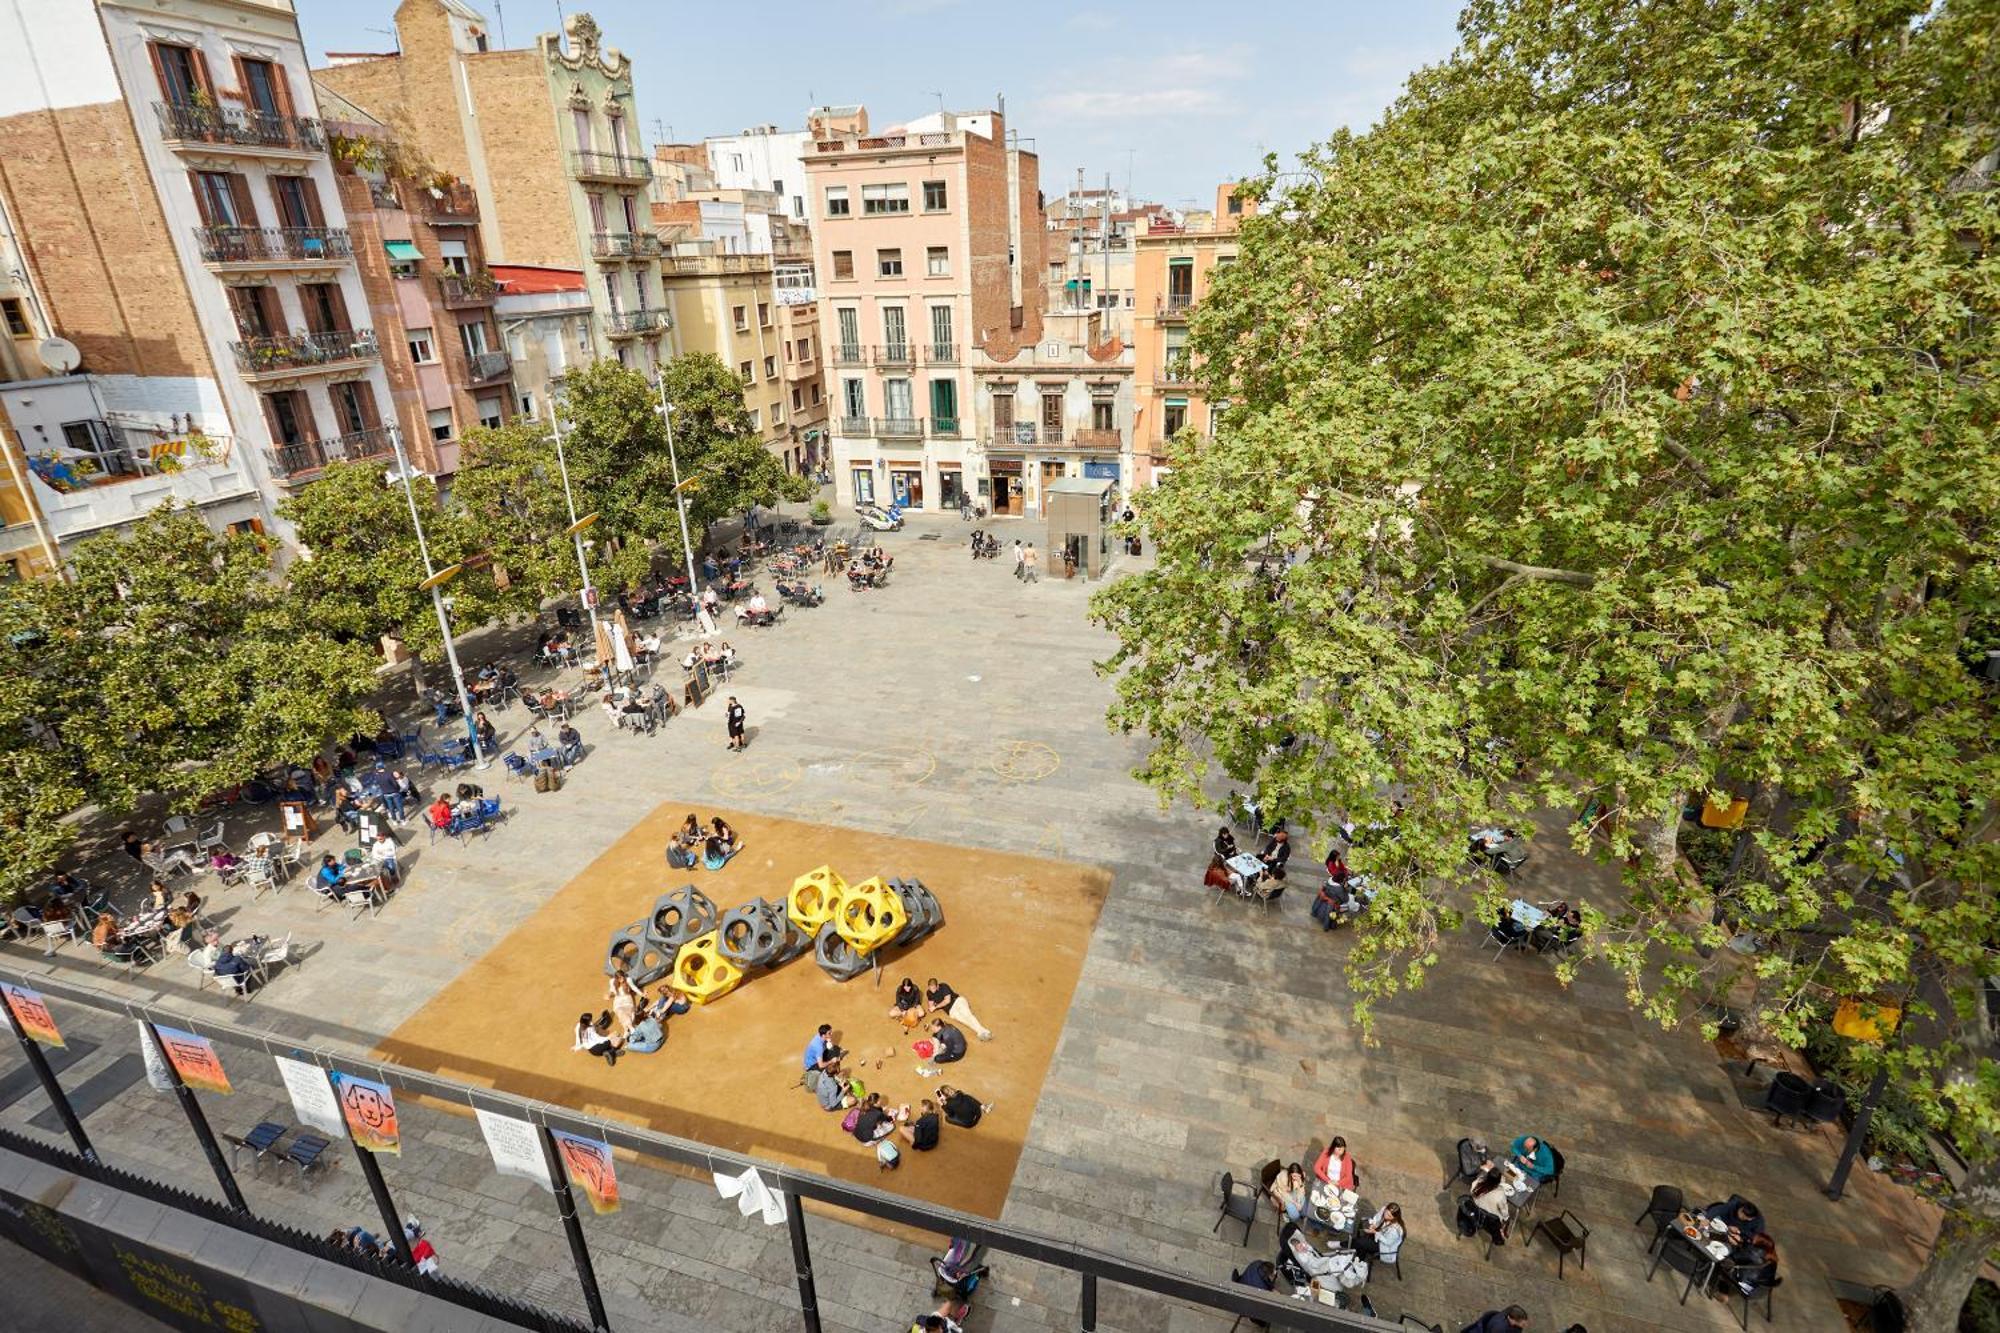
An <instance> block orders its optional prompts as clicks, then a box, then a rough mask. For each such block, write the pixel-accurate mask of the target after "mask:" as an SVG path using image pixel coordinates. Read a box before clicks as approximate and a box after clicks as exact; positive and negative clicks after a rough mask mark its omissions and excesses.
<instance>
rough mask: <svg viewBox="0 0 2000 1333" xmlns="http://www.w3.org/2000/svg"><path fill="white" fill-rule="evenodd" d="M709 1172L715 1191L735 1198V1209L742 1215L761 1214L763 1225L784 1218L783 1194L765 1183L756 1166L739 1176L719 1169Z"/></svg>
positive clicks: (729, 1197) (780, 1220) (769, 1224)
mask: <svg viewBox="0 0 2000 1333" xmlns="http://www.w3.org/2000/svg"><path fill="white" fill-rule="evenodd" d="M709 1174H710V1175H711V1176H713V1177H714V1179H715V1192H716V1193H717V1194H719V1195H721V1196H722V1197H723V1198H725V1199H734V1200H736V1211H737V1212H739V1213H741V1214H743V1216H745V1217H753V1216H757V1215H759V1214H761V1215H762V1216H763V1218H764V1225H765V1226H771V1227H774V1226H776V1225H778V1223H780V1222H782V1221H784V1220H785V1196H784V1195H783V1194H781V1193H779V1192H778V1191H777V1190H774V1189H772V1188H771V1187H770V1186H769V1185H766V1184H765V1183H764V1177H762V1176H760V1175H758V1174H757V1168H756V1167H754V1166H753V1167H751V1168H750V1169H749V1170H747V1171H745V1172H744V1173H743V1174H742V1175H740V1176H726V1175H724V1174H723V1173H722V1172H720V1171H712V1172H710V1173H709Z"/></svg>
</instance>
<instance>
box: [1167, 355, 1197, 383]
mask: <svg viewBox="0 0 2000 1333" xmlns="http://www.w3.org/2000/svg"><path fill="white" fill-rule="evenodd" d="M1159 382H1160V383H1161V384H1192V383H1194V364H1193V363H1192V362H1190V361H1189V360H1188V359H1187V358H1186V357H1184V356H1170V357H1168V358H1167V360H1166V363H1165V364H1164V365H1162V366H1161V367H1160V375H1159Z"/></svg>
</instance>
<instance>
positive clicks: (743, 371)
mask: <svg viewBox="0 0 2000 1333" xmlns="http://www.w3.org/2000/svg"><path fill="white" fill-rule="evenodd" d="M736 373H737V375H738V376H740V377H741V378H742V380H743V382H744V383H745V384H753V383H755V382H756V379H757V377H756V376H755V375H754V374H752V373H751V366H750V363H749V362H748V361H743V362H739V363H738V364H737V366H736Z"/></svg>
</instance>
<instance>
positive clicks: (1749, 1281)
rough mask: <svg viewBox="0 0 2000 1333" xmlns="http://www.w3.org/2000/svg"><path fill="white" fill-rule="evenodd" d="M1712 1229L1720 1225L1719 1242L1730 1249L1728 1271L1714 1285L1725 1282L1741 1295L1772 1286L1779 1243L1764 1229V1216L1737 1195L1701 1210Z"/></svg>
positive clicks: (1775, 1273)
mask: <svg viewBox="0 0 2000 1333" xmlns="http://www.w3.org/2000/svg"><path fill="white" fill-rule="evenodd" d="M1701 1215H1702V1216H1703V1217H1704V1218H1706V1219H1707V1220H1708V1221H1709V1223H1710V1224H1711V1226H1712V1225H1713V1224H1714V1223H1717V1222H1720V1223H1721V1224H1722V1239H1723V1240H1724V1241H1726V1242H1727V1243H1728V1245H1729V1257H1728V1260H1727V1262H1728V1265H1729V1268H1728V1270H1727V1272H1725V1273H1718V1275H1717V1281H1718V1282H1722V1281H1728V1282H1733V1283H1735V1284H1736V1287H1737V1289H1738V1290H1739V1291H1741V1292H1742V1293H1743V1294H1744V1295H1746V1296H1747V1295H1749V1294H1750V1293H1752V1292H1754V1291H1757V1290H1760V1289H1761V1288H1764V1287H1768V1286H1771V1285H1773V1283H1774V1282H1775V1281H1776V1280H1777V1276H1778V1242H1776V1241H1774V1240H1772V1239H1771V1233H1770V1232H1769V1231H1768V1230H1767V1229H1766V1228H1765V1225H1764V1214H1763V1213H1762V1212H1760V1211H1759V1210H1758V1208H1757V1205H1756V1204H1754V1203H1752V1202H1750V1201H1749V1200H1748V1199H1746V1198H1744V1197H1743V1196H1742V1195H1740V1194H1732V1195H1730V1196H1729V1197H1728V1198H1726V1199H1724V1200H1723V1201H1722V1202H1721V1203H1712V1204H1710V1205H1709V1206H1708V1207H1706V1208H1704V1209H1702V1210H1701Z"/></svg>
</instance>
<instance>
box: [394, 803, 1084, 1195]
mask: <svg viewBox="0 0 2000 1333" xmlns="http://www.w3.org/2000/svg"><path fill="white" fill-rule="evenodd" d="M690 808H691V807H688V806H685V805H681V804H673V803H669V804H665V805H661V806H660V807H658V808H657V809H655V810H654V811H653V812H652V813H651V814H650V815H648V816H647V817H646V818H645V819H643V820H641V821H640V822H639V823H638V824H637V825H636V826H635V827H634V828H633V829H632V830H631V831H630V832H629V833H627V834H626V835H625V836H624V837H623V838H621V839H619V840H618V841H617V842H616V843H614V844H613V845H612V847H611V849H610V850H609V851H607V852H605V853H604V855H602V856H600V857H599V858H598V859H597V860H596V861H595V862H593V863H592V864H591V865H590V866H589V867H587V868H586V869H585V870H584V871H583V873H582V874H580V875H578V876H577V877H576V878H575V879H573V880H571V881H570V882H569V883H568V884H567V885H565V886H564V887H563V888H562V889H561V890H560V891H559V892H557V893H556V894H555V896H553V897H552V898H550V899H549V901H548V902H547V903H546V904H545V905H544V906H543V907H542V908H541V910H539V911H538V912H536V913H535V914H534V915H533V916H531V917H529V918H528V919H527V920H526V921H525V922H524V923H522V925H521V926H520V927H519V928H518V929H516V930H515V931H514V932H513V933H512V934H510V935H508V936H507V937H506V938H505V939H504V940H502V941H501V942H500V943H499V944H498V945H497V946H495V947H494V948H493V949H492V950H491V951H490V952H489V953H487V954H486V955H485V957H483V958H481V959H480V960H479V961H478V962H476V963H473V964H472V965H471V966H469V967H467V968H466V969H465V971H464V972H463V973H461V974H460V975H459V976H458V978H457V979H456V980H454V981H453V982H452V983H451V984H450V985H448V986H446V987H445V988H444V989H443V990H442V991H440V992H439V993H438V995H437V996H436V998H434V999H432V1000H431V1001H430V1003H429V1004H427V1005H425V1006H424V1007H423V1008H422V1009H421V1010H419V1011H418V1012H417V1014H416V1015H415V1016H414V1017H412V1018H411V1019H410V1020H409V1021H408V1022H406V1023H404V1024H403V1025H402V1026H401V1027H400V1028H398V1029H397V1030H396V1031H395V1032H394V1033H392V1034H390V1035H389V1036H388V1037H387V1038H386V1039H384V1040H383V1042H382V1044H381V1046H380V1047H379V1048H378V1051H379V1054H380V1055H382V1056H384V1057H386V1058H388V1059H391V1060H395V1061H397V1062H399V1063H401V1064H405V1065H409V1066H412V1067H414V1068H420V1069H427V1070H432V1071H435V1072H438V1073H442V1074H448V1075H451V1076H453V1077H456V1078H461V1079H465V1080H467V1081H469V1082H476V1083H483V1084H487V1085H489V1086H494V1087H499V1088H504V1089H506V1090H507V1091H509V1092H514V1093H518V1094H520V1095H522V1096H527V1097H534V1098H539V1099H542V1100H546V1101H551V1102H560V1103H564V1104H567V1105H570V1106H573V1107H577V1108H579V1109H581V1110H583V1111H585V1112H587V1113H589V1114H593V1115H602V1116H605V1117H607V1118H614V1117H615V1118H618V1119H622V1120H627V1121H631V1122H634V1123H637V1124H643V1125H647V1126H649V1127H651V1128H654V1129H658V1130H661V1131H664V1132H668V1133H673V1134H679V1135H683V1136H685V1137H688V1138H692V1139H699V1140H702V1141H704V1142H707V1143H713V1144H717V1145H720V1146H722V1147H726V1148H732V1149H735V1150H737V1151H739V1152H745V1153H754V1154H756V1155H758V1156H761V1157H767V1158H773V1159H776V1160H778V1161H782V1162H787V1163H792V1164H795V1165H799V1166H804V1167H809V1168H811V1169H814V1170H818V1171H822V1172H825V1173H827V1174H829V1175H835V1176H843V1177H847V1178H849V1179H853V1180H862V1181H867V1182H869V1183H872V1184H877V1185H881V1186H883V1187H885V1188H889V1189H894V1190H897V1191H900V1192H903V1193H907V1194H912V1195H916V1196H919V1197H922V1198H925V1199H929V1200H932V1201H934V1202H936V1203H941V1204H946V1205H949V1206H951V1207H954V1208H962V1209H965V1210H967V1211H970V1212H975V1213H983V1214H985V1215H987V1216H990V1217H998V1216H999V1214H1000V1208H1001V1204H1002V1202H1003V1201H1004V1200H1005V1199H1006V1196H1007V1189H1008V1185H1009V1183H1010V1182H1011V1181H1012V1179H1013V1175H1014V1167H1015V1163H1016V1162H1017V1160H1018V1159H1019V1157H1020V1151H1021V1144H1022V1141H1023V1139H1024V1138H1025V1137H1026V1135H1027V1130H1028V1122H1029V1119H1030V1117H1031V1116H1032V1115H1033V1112H1034V1106H1035V1101H1036V1098H1037V1096H1038V1095H1039V1093H1040V1091H1041V1087H1042V1080H1043V1079H1044V1078H1045V1077H1046V1076H1047V1073H1048V1068H1049V1061H1050V1058H1051V1057H1052V1056H1053V1055H1054V1053H1055V1045H1056V1040H1057V1038H1058V1036H1059V1035H1060V1034H1061V1032H1062V1025H1063V1018H1064V1015H1065V1014H1066V1013H1067V1012H1068V1009H1069V1002H1070V996H1071V993H1072V992H1073V991H1074V990H1075V988H1076V980H1077V975H1078V973H1079V972H1080V971H1081V969H1082V966H1083V957H1084V952H1085V950H1086V949H1087V948H1088V946H1089V942H1090V933H1091V929H1092V927H1093V925H1094V924H1095V923H1096V921H1097V914H1098V911H1099V910H1100V908H1101V907H1102V906H1103V903H1104V896H1105V892H1106V890H1107V889H1108V888H1109V884H1110V877H1109V876H1108V875H1107V874H1106V873H1105V872H1103V871H1100V870H1095V869H1092V868H1089V867H1086V866H1080V865H1075V864H1072V863H1069V862H1063V861H1049V860H1042V859H1039V858H1035V857H1028V856H1013V855H1008V854H1005V853H1000V852H987V851H972V850H967V849H964V848H959V847H948V846H944V845H942V844H939V843H931V842H916V841H912V840H909V839H903V838H889V837H883V836H881V835H879V834H873V833H863V832H858V831H854V830H849V829H838V828H829V827H826V826H824V825H818V824H803V823H797V822H794V821H791V820H785V819H771V818H765V817H761V816H757V815H747V814H739V813H738V812H736V811H734V810H723V809H716V808H709V807H703V808H697V809H696V810H695V812H696V813H698V814H700V815H701V816H702V817H703V819H704V820H706V819H707V818H708V817H709V816H711V815H716V814H720V815H721V816H722V817H723V818H724V819H727V820H728V821H729V822H730V823H731V824H732V825H734V826H735V827H736V829H737V830H738V831H739V832H740V833H741V834H742V837H743V851H742V852H741V853H740V854H739V855H738V856H737V857H736V858H735V859H734V860H732V861H731V862H730V863H729V864H728V866H726V867H725V868H724V869H722V870H721V871H718V872H713V873H711V872H709V871H705V870H694V871H674V870H669V869H668V868H667V865H666V860H665V856H664V851H665V848H666V845H667V841H668V839H669V838H670V837H671V836H672V834H673V831H674V829H675V828H676V827H677V826H678V825H679V823H680V822H681V820H682V819H683V818H684V817H685V815H686V814H687V813H688V811H689V809H690ZM821 864H831V865H832V866H833V868H834V869H835V870H836V871H838V872H840V874H842V875H843V876H845V877H846V878H847V879H848V880H849V881H850V882H853V881H859V880H862V879H865V878H867V877H868V876H870V875H876V874H879V875H883V876H885V877H890V876H897V875H901V876H915V877H917V878H918V879H921V880H922V881H923V882H924V883H925V885H927V886H928V887H929V888H930V889H931V891H932V892H933V893H935V894H936V895H937V898H938V900H939V902H940V903H941V904H942V905H943V908H944V913H945V925H944V927H943V929H941V930H939V931H937V932H936V933H935V934H933V935H931V936H930V937H929V938H928V939H925V940H922V941H919V942H918V943H916V944H915V945H912V946H911V947H910V948H909V949H907V950H905V951H900V952H897V951H892V952H891V953H890V955H889V956H888V957H887V959H886V961H885V962H884V964H883V966H882V968H881V969H880V972H879V974H873V973H871V974H864V975H863V976H861V977H859V978H857V979H856V980H854V981H850V982H846V983H844V984H843V983H840V982H836V981H834V980H832V979H831V978H830V977H828V976H827V975H826V973H825V972H823V971H822V970H821V969H820V968H819V966H818V965H817V964H816V963H814V961H813V959H812V956H811V954H807V955H806V956H804V957H801V958H798V959H796V960H794V961H792V962H790V963H787V964H784V965H783V966H781V967H778V968H776V969H772V970H769V971H765V972H762V973H760V974H757V975H755V976H753V977H751V978H750V979H748V980H746V981H745V982H744V983H743V985H742V986H740V987H738V988H737V989H736V990H735V991H734V992H733V993H731V994H729V995H727V996H724V997H723V998H721V999H720V1000H717V1001H716V1002H714V1003H713V1004H709V1005H706V1006H698V1007H697V1008H695V1009H694V1010H693V1011H692V1012H690V1013H687V1014H683V1015H681V1016H679V1017H677V1018H674V1019H672V1020H671V1021H670V1022H669V1023H668V1024H667V1043H666V1045H665V1047H664V1048H662V1049H661V1050H660V1051H659V1053H657V1054H654V1055H627V1056H625V1057H623V1058H621V1059H620V1060H619V1061H618V1064H617V1065H616V1066H615V1067H607V1066H606V1065H605V1063H604V1062H603V1061H602V1060H598V1059H594V1058H591V1057H589V1056H585V1055H582V1054H579V1053H575V1052H572V1051H571V1050H570V1033H571V1030H572V1028H573V1026H574V1024H575V1021H576V1016H577V1015H578V1014H579V1013H581V1012H583V1011H584V1010H586V1009H587V1010H590V1011H591V1012H593V1013H595V1012H597V1011H598V1010H601V1009H603V1008H605V1007H606V1000H605V980H606V979H605V977H604V974H603V956H604V947H605V944H606V943H607V940H608V937H609V936H610V934H611V932H612V931H613V930H615V929H617V928H618V927H620V926H624V925H626V924H628V923H630V922H632V921H635V920H638V919H640V918H641V917H643V916H645V915H646V913H647V911H648V909H649V908H650V907H651V905H652V902H653V898H654V897H655V895H657V894H659V893H662V892H665V891H666V890H668V889H671V888H676V887H678V886H680V885H682V884H686V883H692V884H694V885H695V886H696V887H697V888H699V889H700V890H701V891H702V892H703V893H706V894H707V895H708V896H709V897H710V898H712V899H714V900H715V903H716V906H717V907H718V908H719V909H722V910H727V909H728V908H730V907H732V906H735V905H736V904H738V903H741V902H744V901H746V900H748V899H750V898H753V897H756V896H758V895H760V894H761V895H763V896H765V897H768V898H772V899H779V898H781V897H782V896H783V894H784V892H785V891H786V890H787V889H788V888H789V887H790V886H791V883H792V880H793V878H794V877H795V876H797V875H799V874H801V873H803V872H805V871H807V870H810V869H812V868H813V867H814V866H818V865H821ZM468 907H470V908H472V910H476V905H472V904H468ZM905 975H908V976H911V977H914V978H915V979H916V981H917V983H918V984H919V985H921V984H923V982H924V981H925V979H926V978H928V977H938V978H940V979H942V980H944V981H946V982H949V983H950V984H951V985H952V986H953V987H954V988H956V989H957V990H958V991H959V992H960V993H961V994H963V995H964V996H965V997H966V1000H967V1001H968V1002H969V1003H970V1004H971V1005H972V1007H973V1009H974V1011H975V1012H976V1013H977V1014H978V1015H979V1018H980V1021H981V1022H983V1023H985V1024H986V1025H987V1027H989V1028H991V1029H992V1030H993V1034H994V1036H993V1040H992V1041H990V1042H981V1041H978V1040H976V1039H974V1040H972V1041H971V1043H970V1050H969V1052H968V1054H967V1055H966V1057H965V1059H964V1060H962V1061H960V1062H959V1063H957V1064H955V1065H950V1066H946V1067H945V1072H944V1075H943V1079H942V1081H944V1082H948V1083H951V1084H952V1085H954V1086H956V1087H960V1088H963V1089H965V1090H966V1091H968V1092H970V1093H972V1094H974V1095H975V1096H977V1097H979V1098H980V1099H982V1100H984V1101H990V1102H993V1103H994V1104H995V1105H994V1108H993V1111H992V1113H991V1114H989V1115H988V1116H986V1118H985V1119H984V1120H982V1121H981V1122H980V1124H979V1125H978V1127H977V1128H974V1129H970V1130H962V1129H956V1128H954V1127H952V1126H949V1125H947V1126H945V1129H944V1135H943V1141H942V1143H941V1144H940V1146H939V1147H938V1148H937V1149H936V1150H935V1151H932V1152H928V1153H918V1152H913V1151H909V1150H908V1149H907V1145H903V1146H904V1147H905V1151H904V1153H903V1164H902V1166H901V1168H900V1169H898V1170H896V1171H893V1172H882V1171H879V1170H878V1169H877V1167H876V1164H875V1158H874V1154H873V1152H872V1150H870V1149H868V1148H865V1147H863V1146H862V1145H861V1144H859V1143H857V1142H855V1140H854V1138H853V1137H852V1136H851V1135H848V1134H845V1133H843V1132H842V1131H841V1128H840V1117H839V1115H838V1114H828V1113H824V1112H822V1111H821V1110H820V1109H819V1107H818V1105H817V1104H816V1103H815V1102H814V1101H813V1099H812V1098H811V1097H810V1096H809V1095H808V1094H807V1093H806V1092H805V1090H804V1089H803V1088H801V1087H799V1086H797V1085H798V1083H799V1074H800V1069H801V1063H800V1057H801V1054H802V1052H803V1051H804V1049H805V1045H806V1042H807V1041H808V1040H809V1039H810V1038H811V1037H812V1035H813V1031H814V1029H815V1028H816V1027H817V1026H818V1025H819V1024H820V1023H831V1024H833V1025H834V1028H835V1029H836V1032H837V1034H838V1040H839V1041H840V1043H841V1045H843V1046H845V1047H846V1048H847V1049H848V1050H849V1051H850V1052H852V1053H853V1055H854V1056H858V1057H861V1062H860V1064H859V1071H860V1073H861V1077H862V1078H863V1079H864V1081H865V1082H866V1083H867V1085H868V1088H869V1089H870V1091H879V1092H881V1093H882V1094H883V1097H884V1100H885V1101H889V1102H892V1103H894V1102H901V1101H908V1102H910V1103H911V1104H912V1105H914V1104H915V1103H916V1101H917V1099H918V1098H920V1097H922V1096H924V1095H926V1093H927V1091H928V1090H929V1089H930V1088H932V1087H934V1086H935V1085H936V1084H937V1083H938V1082H939V1081H940V1080H938V1079H928V1078H924V1077H922V1076H920V1075H919V1074H918V1073H917V1072H916V1070H917V1066H918V1065H919V1064H921V1063H922V1062H921V1061H919V1060H918V1059H917V1058H916V1056H915V1055H914V1054H913V1053H912V1051H911V1049H910V1041H911V1036H910V1034H907V1033H905V1032H904V1031H903V1030H902V1028H901V1026H900V1025H898V1024H897V1023H895V1022H894V1021H892V1020H891V1019H890V1018H889V1017H888V1009H889V1003H890V999H891V997H892V995H893V993H894V991H895V988H896V983H897V982H898V981H899V980H900V979H901V978H902V977H903V976H905ZM878 976H879V980H878ZM654 990H655V991H657V987H655V988H654ZM967 1035H968V1037H970V1036H971V1034H970V1033H968V1034H967ZM878 1063H879V1068H878ZM850 1066H851V1067H853V1066H854V1061H853V1060H852V1059H851V1060H850ZM898 1143H899V1144H902V1140H901V1139H900V1138H899V1139H898Z"/></svg>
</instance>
